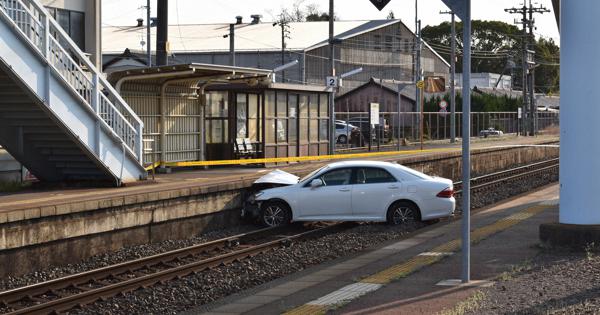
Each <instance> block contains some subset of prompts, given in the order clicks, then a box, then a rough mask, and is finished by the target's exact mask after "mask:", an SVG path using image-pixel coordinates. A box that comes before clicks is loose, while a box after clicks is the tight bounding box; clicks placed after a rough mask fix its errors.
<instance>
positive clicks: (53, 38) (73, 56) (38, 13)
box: [0, 0, 144, 163]
mask: <svg viewBox="0 0 600 315" xmlns="http://www.w3.org/2000/svg"><path fill="white" fill-rule="evenodd" d="M0 16H2V17H4V19H6V20H7V21H8V22H9V23H11V24H13V26H14V27H15V28H16V29H17V30H18V31H19V33H20V34H21V36H22V37H23V38H25V39H26V40H27V41H28V42H29V43H30V44H31V45H32V46H33V47H34V48H35V49H36V50H37V52H38V53H39V54H40V55H41V56H42V57H43V58H45V59H46V60H47V61H48V63H49V64H50V66H51V67H52V68H53V69H54V71H55V72H56V73H57V74H58V75H59V76H60V77H61V78H62V79H63V81H64V82H65V85H66V86H67V87H68V88H69V89H71V92H73V93H74V94H75V95H77V96H78V97H79V98H80V100H81V102H82V103H83V104H84V105H85V106H87V107H88V109H89V110H91V111H92V112H93V113H94V114H95V115H96V117H98V119H99V120H100V121H101V124H102V125H103V126H104V127H105V128H107V129H108V130H109V131H110V132H111V133H112V134H113V135H114V136H116V137H117V138H118V139H120V140H121V141H122V142H123V144H124V145H125V147H126V148H127V149H128V150H129V151H130V153H131V154H133V155H134V156H135V157H136V159H137V160H138V161H139V162H140V163H142V162H143V160H142V159H143V154H142V150H143V143H142V129H143V127H144V125H143V123H142V121H141V120H140V118H139V117H138V116H137V115H136V114H135V112H134V111H133V110H132V109H131V108H130V107H129V106H128V105H127V103H126V102H125V101H124V100H123V99H122V98H121V96H120V95H119V94H118V93H117V92H116V91H115V90H114V88H113V87H112V85H110V83H108V82H107V81H106V79H104V77H103V76H102V73H100V72H99V71H98V69H96V67H95V66H94V65H93V64H92V62H90V60H89V59H88V58H87V56H86V55H85V54H84V53H83V52H82V51H81V49H79V47H77V45H76V44H75V43H74V42H73V41H72V40H71V38H70V37H69V36H68V35H67V34H66V33H65V31H64V30H63V29H62V28H61V27H60V25H59V24H58V23H57V22H56V21H55V20H54V18H52V17H51V16H50V15H49V13H48V11H47V10H46V9H45V8H44V7H43V6H42V5H41V4H40V3H39V2H38V1H37V0H0Z"/></svg>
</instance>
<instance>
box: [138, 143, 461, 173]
mask: <svg viewBox="0 0 600 315" xmlns="http://www.w3.org/2000/svg"><path fill="white" fill-rule="evenodd" d="M459 150H460V149H459V148H443V149H426V150H406V151H387V152H370V153H351V154H332V155H319V156H295V157H281V158H260V159H242V160H216V161H189V162H165V163H164V165H165V166H168V167H192V166H215V165H244V164H263V163H284V162H307V161H321V160H339V159H353V158H363V157H378V156H388V155H409V154H418V153H434V152H452V151H459ZM157 164H158V165H160V164H161V163H160V162H157ZM150 169H152V168H150Z"/></svg>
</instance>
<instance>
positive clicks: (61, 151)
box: [40, 145, 83, 156]
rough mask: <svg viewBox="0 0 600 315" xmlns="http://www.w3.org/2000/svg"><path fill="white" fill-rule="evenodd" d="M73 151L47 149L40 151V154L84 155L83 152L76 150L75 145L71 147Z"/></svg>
mask: <svg viewBox="0 0 600 315" xmlns="http://www.w3.org/2000/svg"><path fill="white" fill-rule="evenodd" d="M71 148H73V149H70V148H69V149H62V148H47V149H42V150H40V153H41V154H43V155H73V156H77V155H83V153H82V152H81V150H79V149H78V148H76V147H75V146H74V145H71Z"/></svg>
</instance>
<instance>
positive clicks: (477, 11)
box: [102, 0, 560, 44]
mask: <svg viewBox="0 0 600 315" xmlns="http://www.w3.org/2000/svg"><path fill="white" fill-rule="evenodd" d="M296 1H299V0H170V1H169V24H205V23H232V22H235V16H236V15H241V16H243V17H244V21H250V20H251V19H250V15H252V14H261V15H262V16H263V20H264V21H272V20H274V17H276V16H277V14H278V13H279V12H280V11H281V9H282V8H291V7H292V6H293V4H294V2H296ZM300 1H302V0H300ZM303 1H304V4H316V5H318V6H319V7H320V9H321V10H323V11H327V10H328V6H329V1H328V0H303ZM522 1H524V0H473V1H472V16H473V19H480V20H500V21H504V22H507V23H511V24H513V23H514V21H515V19H517V18H519V16H518V15H515V14H509V13H506V12H504V9H505V8H510V7H520V6H522V3H523V2H522ZM534 3H538V5H539V4H541V5H543V6H545V7H547V8H548V9H550V10H551V11H552V12H550V13H544V14H541V15H540V14H537V15H535V21H536V26H537V31H536V35H537V36H543V37H547V38H552V39H554V41H555V42H556V43H557V44H558V43H559V42H560V40H559V33H558V28H557V26H556V20H555V18H554V12H553V10H552V3H551V0H537V1H535V2H534ZM145 5H146V0H127V1H124V0H103V1H102V6H103V7H102V14H103V17H102V18H103V24H104V25H106V26H108V25H111V26H114V25H117V26H125V25H135V24H136V21H135V20H136V19H137V18H140V17H141V18H145V17H146V13H145V10H144V9H142V7H144V6H145ZM151 6H152V7H153V10H152V11H153V13H152V16H153V17H154V16H156V13H155V12H156V11H155V10H154V9H156V0H151ZM390 10H391V11H393V12H394V15H395V17H396V18H397V19H401V20H402V21H403V22H404V23H405V24H406V25H407V26H408V27H409V28H411V29H414V19H415V5H414V1H412V0H392V1H391V2H390V3H389V4H388V5H387V7H385V8H384V9H383V10H382V11H378V10H377V9H376V8H375V7H374V6H373V5H372V4H371V3H370V2H369V1H368V0H344V1H342V0H337V1H336V2H335V12H336V15H337V16H338V17H339V18H340V19H341V20H370V19H385V18H386V17H387V15H388V13H389V12H390ZM446 10H448V8H447V7H446V6H445V5H444V4H443V3H442V1H441V0H419V18H420V19H421V20H422V25H423V26H426V25H437V24H439V23H441V22H443V21H449V20H450V16H449V15H447V14H440V13H439V12H440V11H446ZM519 28H520V26H519Z"/></svg>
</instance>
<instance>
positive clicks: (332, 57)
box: [329, 0, 335, 154]
mask: <svg viewBox="0 0 600 315" xmlns="http://www.w3.org/2000/svg"><path fill="white" fill-rule="evenodd" d="M333 22H334V0H329V66H330V75H331V76H333V77H335V55H334V54H335V46H334V40H333V39H334V38H333V37H334V23H333ZM334 153H335V89H333V91H332V92H331V93H329V154H334Z"/></svg>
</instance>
